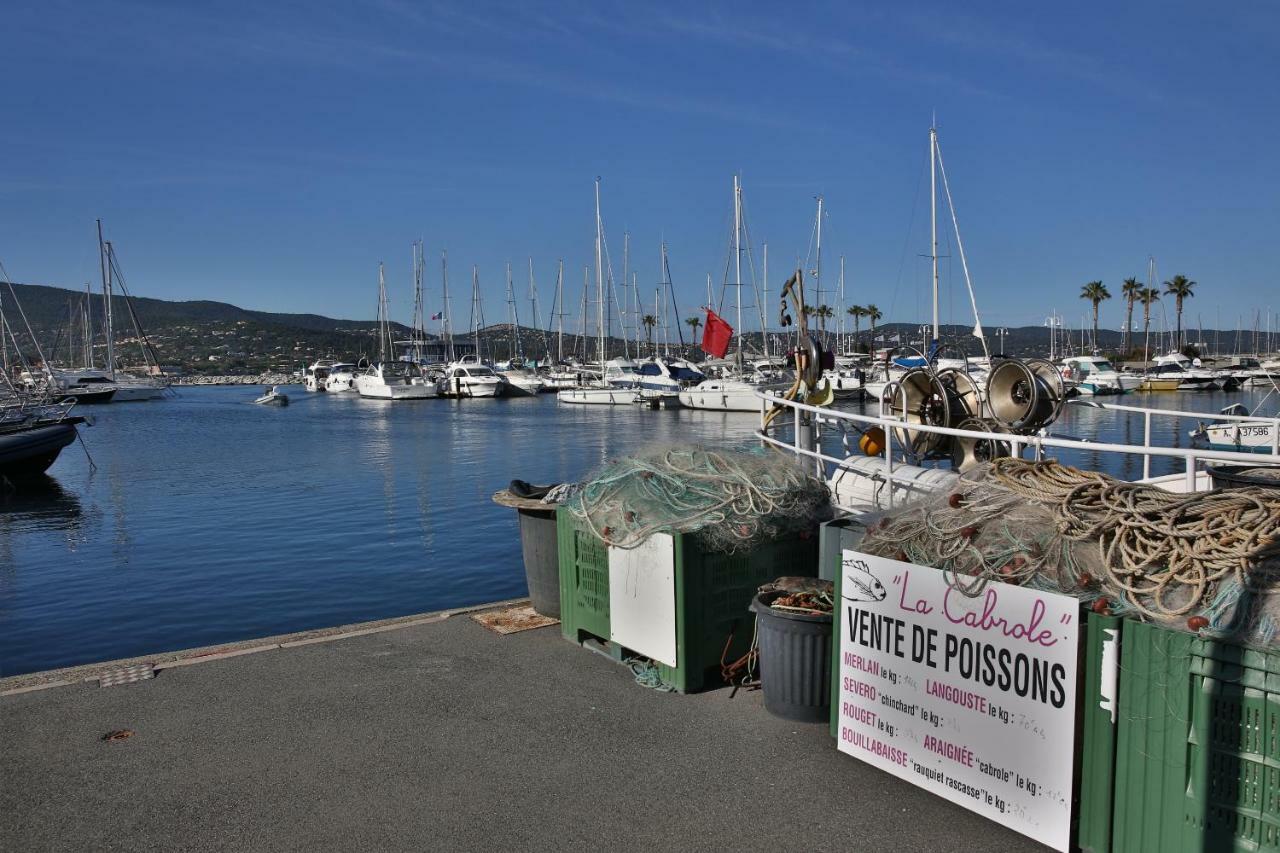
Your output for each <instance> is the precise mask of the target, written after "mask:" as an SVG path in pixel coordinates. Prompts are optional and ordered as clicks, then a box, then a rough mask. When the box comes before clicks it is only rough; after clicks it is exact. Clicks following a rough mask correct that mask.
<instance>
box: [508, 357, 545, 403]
mask: <svg viewBox="0 0 1280 853" xmlns="http://www.w3.org/2000/svg"><path fill="white" fill-rule="evenodd" d="M497 372H498V373H499V374H500V375H501V376H502V378H503V379H505V380H507V396H509V397H533V396H536V395H538V394H540V393H541V392H542V390H543V388H544V387H546V381H545V380H544V379H543V378H542V376H541V375H539V374H538V371H537V370H535V369H533V368H531V367H527V366H526V365H525V363H524V361H523V360H520V359H511V360H510V361H508V362H507V365H506V367H499V369H498V371H497Z"/></svg>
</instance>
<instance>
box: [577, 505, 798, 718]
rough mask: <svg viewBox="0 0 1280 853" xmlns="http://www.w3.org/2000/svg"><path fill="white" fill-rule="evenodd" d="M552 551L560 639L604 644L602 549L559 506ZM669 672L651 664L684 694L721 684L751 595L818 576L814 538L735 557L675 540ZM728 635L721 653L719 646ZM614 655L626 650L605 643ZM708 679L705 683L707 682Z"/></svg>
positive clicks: (741, 636) (745, 632)
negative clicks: (791, 579)
mask: <svg viewBox="0 0 1280 853" xmlns="http://www.w3.org/2000/svg"><path fill="white" fill-rule="evenodd" d="M556 533H557V536H558V538H559V543H558V544H559V551H560V630H561V633H562V634H563V635H564V637H565V639H567V640H572V641H573V642H575V643H581V642H584V641H586V640H589V639H592V638H594V639H597V640H600V641H602V642H605V643H609V551H608V548H606V547H605V544H604V543H603V542H601V541H600V539H599V538H598V537H597V536H596V535H595V534H594V533H592V532H591V531H590V530H588V529H587V528H586V526H585V525H583V524H581V523H580V522H579V521H578V519H577V518H575V517H574V515H573V514H572V513H570V512H569V511H568V510H567V509H564V508H563V507H562V508H560V510H559V511H558V512H557V513H556ZM673 539H674V540H675V541H674V547H675V552H676V553H675V586H676V589H675V593H676V610H675V612H676V666H667V665H666V664H662V663H659V664H658V668H659V674H660V676H661V678H662V680H663V682H665V683H666V684H668V685H670V686H671V687H673V688H675V689H676V690H678V691H680V692H681V693H692V692H695V691H697V690H701V689H702V688H703V687H706V686H714V685H717V684H720V683H721V680H720V675H719V670H720V658H721V655H722V654H725V659H726V660H729V661H732V660H736V659H737V658H739V657H741V656H742V655H744V654H746V652H747V650H748V649H750V648H751V638H752V634H753V630H752V629H753V624H754V621H753V620H754V618H755V617H754V616H752V614H751V613H750V612H748V610H747V608H748V607H749V606H750V604H751V599H752V598H753V597H754V596H755V593H756V589H757V588H758V587H759V586H760V585H761V584H763V583H766V582H767V581H771V580H774V579H775V578H778V577H782V576H784V575H791V576H798V577H813V576H815V575H816V574H817V571H818V539H817V537H816V536H807V537H801V536H791V537H787V538H784V539H779V540H776V541H774V542H768V543H765V544H763V545H760V546H757V547H755V548H753V549H752V550H751V551H749V552H747V553H743V554H724V553H719V552H715V551H707V550H704V549H703V548H701V547H700V546H699V544H698V540H697V537H695V536H687V535H683V534H679V533H677V534H675V536H674V537H673ZM730 635H732V638H733V639H732V642H730V644H729V649H728V652H727V654H726V653H725V642H726V641H728V640H729V638H730ZM609 645H610V646H611V651H612V652H613V654H614V655H615V656H616V657H621V656H622V655H623V654H625V652H626V650H624V649H620V648H618V647H617V646H616V644H612V643H609ZM708 675H710V678H708Z"/></svg>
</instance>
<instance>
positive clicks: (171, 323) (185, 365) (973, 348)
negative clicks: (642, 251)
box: [0, 282, 1253, 373]
mask: <svg viewBox="0 0 1280 853" xmlns="http://www.w3.org/2000/svg"><path fill="white" fill-rule="evenodd" d="M13 288H14V291H15V293H16V294H17V296H18V299H19V301H20V302H21V304H22V308H23V311H24V312H25V313H26V316H27V319H28V320H29V321H30V323H31V326H32V328H33V330H34V331H35V334H36V336H37V338H38V340H39V341H40V346H41V347H42V348H44V349H45V351H46V353H48V354H49V355H50V357H51V358H52V359H53V360H54V362H55V363H60V362H61V363H68V362H69V361H78V360H79V358H80V355H79V353H80V349H77V346H78V342H79V341H81V340H82V339H83V332H82V326H81V320H80V317H81V316H82V315H81V308H80V306H81V305H82V304H83V302H84V298H85V294H84V292H83V291H75V290H68V289H65V288H61V287H50V286H46V285H38V284H14V285H13ZM133 306H134V309H135V311H136V312H137V315H138V319H139V321H140V322H141V324H142V327H143V329H144V330H145V331H146V333H147V336H148V338H149V339H150V341H151V342H152V344H153V345H154V346H155V348H156V350H157V352H158V354H159V356H160V360H161V362H162V363H163V364H166V365H171V366H176V367H181V368H182V369H184V370H187V371H191V372H196V373H251V372H261V371H265V370H280V371H291V370H296V369H298V368H299V367H301V366H303V365H305V364H310V363H311V362H312V361H314V360H315V359H317V358H323V357H335V358H342V359H357V358H359V357H360V356H374V355H376V354H377V323H376V321H373V320H343V319H336V318H333V317H325V316H322V315H319V314H281V313H273V312H269V311H250V310H248V309H245V308H239V307H237V306H235V305H230V304H227V303H225V302H214V301H211V300H197V301H191V302H173V301H169V300H165V299H152V298H149V297H136V298H135V299H134V300H133ZM90 308H91V311H92V316H93V323H94V327H95V331H96V335H95V337H96V339H97V342H98V349H99V353H100V350H101V347H102V344H103V342H104V338H103V336H102V334H101V328H102V327H101V323H102V300H101V297H100V296H98V295H97V294H96V293H95V294H94V295H93V297H92V299H91V303H90ZM0 310H3V311H4V312H5V314H6V315H7V316H8V317H9V318H10V319H9V323H10V326H11V327H12V328H13V329H14V331H15V334H17V335H18V339H19V342H20V343H22V346H23V349H24V350H30V351H31V352H30V355H32V356H33V355H34V347H30V345H29V342H28V341H26V340H25V338H26V336H25V335H24V334H23V330H22V329H21V324H20V321H18V320H17V316H16V313H17V312H16V311H15V310H14V306H13V299H12V297H11V296H10V294H9V292H8V286H7V285H6V284H5V283H4V282H0ZM112 312H113V314H114V316H115V318H116V319H115V327H116V339H117V348H118V351H119V352H120V353H121V358H122V359H123V360H124V361H125V362H126V363H136V362H139V361H140V358H139V355H138V353H139V351H138V349H137V348H136V345H134V344H131V343H130V342H131V341H132V340H133V327H132V323H131V321H130V319H129V313H128V305H127V302H126V300H125V298H124V297H123V296H120V295H117V296H116V297H115V299H114V300H113V302H112ZM69 320H70V323H69ZM392 325H393V328H394V334H395V336H396V337H397V338H405V337H407V336H408V335H409V329H408V328H407V327H406V326H404V325H402V324H400V323H394V324H392ZM817 325H818V324H817V323H813V327H814V329H815V330H816V329H817ZM836 325H837V324H836V322H835V321H832V322H831V323H830V324H829V331H828V334H827V337H828V339H829V340H830V343H831V346H833V347H834V346H835V345H836V340H835V337H836V332H835V328H836ZM849 326H850V328H849V329H848V343H849V345H850V346H852V345H853V341H854V336H853V333H852V323H850V324H849ZM619 328H620V327H619V325H617V324H616V322H615V326H614V329H615V330H618V329H619ZM690 331H691V330H690V329H689V328H687V327H685V326H683V325H682V326H681V327H680V328H679V329H678V330H677V328H675V327H674V326H673V327H672V328H671V330H670V334H671V336H672V337H673V338H675V337H676V336H677V334H678V333H680V334H683V335H684V336H685V339H686V340H689V341H690V345H689V346H688V348H687V352H688V353H689V354H690V355H692V356H695V357H698V356H700V355H701V352H700V350H697V349H696V347H695V346H693V341H692V339H691V338H690ZM941 332H942V338H943V341H944V342H945V343H950V344H953V345H955V346H958V347H960V348H962V349H963V350H964V351H965V352H967V353H968V354H971V355H976V354H980V353H981V352H982V348H981V344H980V342H979V341H978V340H977V339H976V338H974V337H973V336H972V334H971V332H972V327H971V326H967V325H963V326H962V325H949V326H943V327H942V329H941ZM1005 332H1006V335H1005V337H1004V351H1005V352H1006V353H1007V354H1009V355H1047V354H1048V352H1049V330H1048V329H1047V328H1046V327H1044V326H1019V327H1010V328H1007V329H1006V330H1005ZM986 334H987V342H988V345H989V346H990V348H991V351H992V352H993V353H994V352H998V351H1000V349H1001V338H1000V335H999V327H992V328H988V329H987V330H986ZM466 335H467V331H466V330H465V329H462V330H461V331H460V333H458V334H456V337H458V338H464V337H465V336H466ZM1236 335H1237V333H1236V332H1235V331H1234V330H1231V331H1225V330H1224V331H1222V332H1215V331H1212V330H1208V329H1206V330H1205V331H1204V333H1203V339H1204V341H1205V343H1206V344H1207V345H1208V346H1209V347H1212V346H1213V344H1214V342H1215V340H1219V341H1220V342H1221V344H1222V351H1223V352H1229V351H1231V350H1232V349H1233V347H1234V346H1235V342H1236ZM660 336H661V332H660V330H655V333H654V337H655V338H658V337H660ZM1086 336H1090V333H1088V332H1086ZM512 337H513V336H512V335H511V331H510V329H509V328H508V327H507V326H505V325H491V326H488V327H486V328H485V329H482V330H481V332H480V338H481V347H482V350H483V351H484V354H485V355H486V357H491V358H495V359H505V358H508V357H510V355H511V354H512V353H513V352H514V351H515V349H516V347H515V345H514V341H513V340H512ZM520 337H521V343H522V348H523V350H524V352H525V353H526V354H527V355H528V356H530V357H531V358H532V357H545V356H546V354H547V350H548V349H549V350H551V352H552V353H554V352H555V350H556V339H555V334H554V333H553V332H550V331H546V332H544V331H542V330H537V329H531V328H528V327H522V328H521V330H520ZM589 337H590V336H589ZM1098 337H1099V343H1100V345H1101V347H1102V349H1103V350H1104V351H1108V352H1115V351H1116V350H1118V349H1119V348H1120V347H1121V345H1122V343H1123V337H1124V336H1123V334H1122V333H1121V332H1119V331H1115V330H1113V329H1100V330H1099V334H1098ZM1187 337H1188V340H1189V341H1192V342H1195V341H1197V340H1199V339H1200V333H1199V331H1198V330H1188V332H1187ZM746 338H747V340H748V342H749V345H750V346H753V347H755V348H757V349H759V346H760V334H759V333H758V332H753V333H748V334H747V335H746ZM876 338H877V343H876V345H877V346H878V347H885V346H892V345H894V344H895V343H897V344H899V345H906V344H908V343H910V342H912V341H913V340H914V341H918V340H919V338H920V326H919V325H918V324H911V323H889V324H887V325H881V326H877V327H876ZM895 338H896V340H895ZM1252 338H1253V333H1252V332H1242V333H1240V340H1241V342H1242V344H1243V345H1244V346H1243V349H1245V350H1249V349H1250V348H1251V347H1250V346H1249V344H1250V343H1251V342H1252ZM789 339H790V334H789V333H788V334H784V333H782V332H770V340H771V346H770V349H771V350H772V351H773V352H775V353H776V352H777V351H778V350H779V349H785V347H786V345H787V341H788V340H789ZM870 339H871V335H870V331H869V329H868V327H867V324H866V323H865V322H864V323H863V324H862V329H861V334H860V335H859V336H858V338H857V341H858V342H860V343H861V344H862V345H863V347H865V346H867V345H869V344H870V343H871V340H870ZM611 340H612V343H611V344H610V346H609V351H610V353H611V354H614V353H617V354H620V353H621V352H622V351H623V344H622V341H621V340H620V339H618V338H617V337H614V338H612V339H611ZM1163 341H1164V339H1163V338H1161V336H1160V335H1158V334H1157V333H1156V332H1155V330H1152V334H1151V349H1152V352H1153V353H1154V352H1161V351H1163V350H1164V349H1165V348H1166V345H1167V344H1164V343H1162V342H1163ZM544 342H545V348H544ZM1064 342H1066V343H1067V346H1068V349H1067V351H1068V352H1071V351H1075V352H1078V351H1079V349H1080V330H1079V329H1075V330H1060V332H1059V335H1058V346H1057V349H1058V352H1059V353H1062V352H1063V344H1064ZM1134 346H1135V347H1136V348H1137V349H1139V350H1140V349H1141V347H1142V333H1141V331H1140V330H1139V331H1138V332H1137V333H1136V334H1135V339H1134ZM633 348H634V347H633ZM672 348H673V350H674V349H676V347H675V345H674V344H673V346H672ZM594 349H595V343H594V338H591V340H590V341H589V345H588V346H586V347H584V345H583V342H582V341H581V340H580V339H579V337H578V336H577V335H576V334H570V333H566V334H565V336H564V351H565V354H566V355H571V354H575V353H576V354H577V355H579V356H582V355H583V354H584V353H585V352H586V351H588V350H590V351H591V352H592V353H594ZM646 351H647V348H646ZM1139 357H1140V355H1139ZM96 360H97V361H98V362H99V363H100V362H101V361H102V357H101V355H100V354H99V355H98V356H96Z"/></svg>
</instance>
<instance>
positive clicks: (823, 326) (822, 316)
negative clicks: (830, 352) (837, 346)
mask: <svg viewBox="0 0 1280 853" xmlns="http://www.w3.org/2000/svg"><path fill="white" fill-rule="evenodd" d="M813 315H814V316H815V317H817V318H818V328H819V329H820V330H821V332H822V337H823V338H826V336H827V318H829V317H833V316H835V312H834V311H832V310H831V306H829V305H819V306H818V307H817V308H815V309H813ZM828 343H829V342H828Z"/></svg>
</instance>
